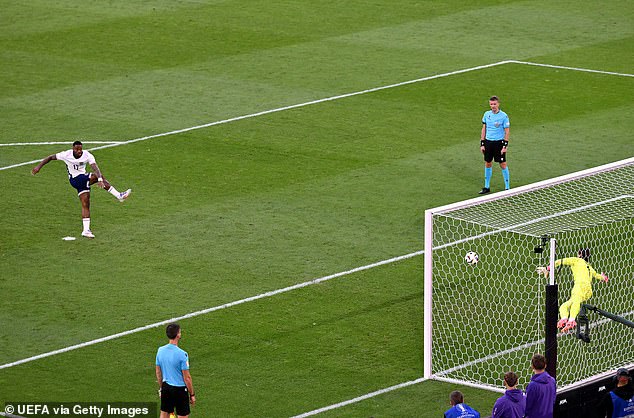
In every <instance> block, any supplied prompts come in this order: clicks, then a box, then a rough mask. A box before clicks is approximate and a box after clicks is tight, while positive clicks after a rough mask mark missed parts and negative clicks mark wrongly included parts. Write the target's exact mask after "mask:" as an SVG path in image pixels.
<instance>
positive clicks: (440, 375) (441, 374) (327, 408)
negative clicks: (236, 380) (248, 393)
mask: <svg viewBox="0 0 634 418" xmlns="http://www.w3.org/2000/svg"><path fill="white" fill-rule="evenodd" d="M632 314H634V311H629V312H626V313H623V314H621V315H620V316H630V315H632ZM610 321H612V320H611V319H609V318H605V319H602V320H599V321H597V322H595V323H593V324H591V325H590V327H591V328H595V327H598V326H600V325H604V324H606V323H609V322H610ZM571 336H572V335H571V334H561V333H559V334H557V338H570V337H571ZM544 341H545V340H544V339H543V338H542V339H540V340H537V341H533V342H529V343H526V344H523V345H520V346H518V347H513V348H510V349H507V350H503V351H500V352H497V353H495V354H491V355H488V356H486V357H482V358H479V359H477V360H473V361H470V362H467V363H464V364H461V365H459V366H455V367H452V368H450V369H447V370H443V371H441V372H438V373H436V374H434V375H433V376H432V377H431V378H424V377H420V378H418V379H416V380H410V381H409V382H404V383H399V384H398V385H394V386H390V387H387V388H385V389H380V390H377V391H374V392H370V393H367V394H365V395H361V396H357V397H356V398H352V399H349V400H347V401H343V402H339V403H336V404H332V405H328V406H324V407H322V408H319V409H315V410H312V411H309V412H304V413H303V414H301V415H295V416H293V417H291V418H304V417H310V416H312V415H317V414H320V413H322V412H326V411H330V410H332V409H337V408H341V407H343V406H346V405H350V404H353V403H356V402H360V401H364V400H366V399H369V398H373V397H375V396H378V395H382V394H384V393H387V392H391V391H393V390H397V389H402V388H404V387H407V386H412V385H415V384H418V383H422V382H424V381H426V380H437V381H441V382H447V383H453V384H459V385H463V386H471V387H474V388H478V389H485V388H484V387H483V385H480V384H474V383H470V382H466V381H462V380H457V379H449V378H445V377H444V376H445V375H448V374H450V373H453V372H455V371H458V370H461V369H464V368H466V367H470V366H473V365H475V364H478V363H482V362H484V361H487V360H491V359H494V358H497V357H500V356H503V355H505V354H510V353H513V352H517V351H520V350H524V349H527V348H531V347H533V346H535V345H539V344H543V343H544ZM606 373H611V372H606ZM571 386H574V387H577V386H578V385H577V384H572V385H568V386H564V387H563V388H559V389H558V391H563V390H567V389H569V388H570V387H571ZM486 389H487V390H492V391H495V392H504V390H503V389H500V388H494V387H490V388H486Z"/></svg>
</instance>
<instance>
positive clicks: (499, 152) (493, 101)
mask: <svg viewBox="0 0 634 418" xmlns="http://www.w3.org/2000/svg"><path fill="white" fill-rule="evenodd" d="M489 107H491V110H487V111H486V112H484V116H482V133H481V134H480V151H481V152H482V154H484V187H483V188H482V190H480V192H479V194H487V193H489V192H490V191H491V175H492V173H493V167H492V166H493V164H492V161H493V160H495V162H496V163H500V168H501V169H502V177H504V189H505V190H508V189H510V188H511V182H510V176H509V168H508V167H507V165H506V149H507V148H508V146H509V131H510V127H511V122H510V121H509V116H508V115H507V114H506V113H504V112H503V111H502V110H501V109H500V99H499V98H498V97H497V96H491V98H490V99H489Z"/></svg>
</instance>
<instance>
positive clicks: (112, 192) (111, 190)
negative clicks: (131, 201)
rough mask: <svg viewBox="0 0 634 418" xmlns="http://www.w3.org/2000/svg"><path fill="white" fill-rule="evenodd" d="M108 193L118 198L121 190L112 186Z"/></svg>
mask: <svg viewBox="0 0 634 418" xmlns="http://www.w3.org/2000/svg"><path fill="white" fill-rule="evenodd" d="M108 193H110V194H111V195H113V196H114V197H116V198H117V199H118V198H119V192H118V191H117V189H115V188H114V186H110V188H109V189H108Z"/></svg>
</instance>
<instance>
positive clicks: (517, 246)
mask: <svg viewBox="0 0 634 418" xmlns="http://www.w3.org/2000/svg"><path fill="white" fill-rule="evenodd" d="M549 238H554V239H555V241H556V250H555V252H556V254H555V256H556V258H564V257H576V256H577V251H578V249H580V248H590V251H591V256H590V264H591V265H592V266H593V267H594V268H595V269H596V270H597V271H598V272H601V271H604V272H606V273H607V274H608V275H609V277H610V280H609V282H608V283H602V282H600V281H597V280H595V281H594V282H593V285H592V288H593V295H592V297H591V298H590V299H589V300H588V301H587V303H589V304H592V305H595V306H597V307H599V308H600V309H602V310H604V311H608V312H611V313H613V314H616V315H619V316H621V317H623V318H626V319H628V320H630V321H631V320H632V319H634V318H633V316H634V158H630V159H627V160H623V161H619V162H616V163H612V164H607V165H604V166H600V167H596V168H593V169H590V170H584V171H581V172H578V173H574V174H570V175H567V176H562V177H558V178H555V179H551V180H546V181H543V182H539V183H535V184H532V185H528V186H523V187H520V188H517V189H511V190H509V191H506V192H502V193H497V194H493V195H488V196H484V197H480V198H476V199H471V200H467V201H464V202H459V203H456V204H452V205H448V206H443V207H439V208H435V209H430V210H427V211H426V213H425V350H424V368H425V370H424V374H425V377H427V378H434V379H438V380H445V381H449V382H456V383H460V384H466V385H474V386H478V387H483V388H487V389H491V390H496V391H501V389H502V386H501V384H502V377H503V375H504V373H505V372H506V371H509V370H512V371H515V372H516V373H518V375H519V376H520V385H521V386H524V387H525V386H526V384H527V383H528V381H529V380H530V375H531V371H530V367H529V365H530V358H531V356H532V355H533V354H534V353H536V352H541V353H543V352H544V341H545V334H544V328H545V312H544V311H545V308H544V305H545V286H546V285H547V284H548V279H547V278H545V277H543V276H540V275H538V274H537V272H536V269H537V267H539V266H546V265H548V264H549V258H550V252H551V249H550V247H549V245H548V244H547V242H548V239H549ZM469 251H473V252H475V253H477V254H478V256H479V261H478V262H477V263H476V264H469V263H467V262H466V260H465V255H466V254H467V252H469ZM555 280H556V282H557V284H558V286H559V300H558V303H559V305H561V304H562V303H563V302H565V301H566V300H567V299H568V298H569V297H570V292H571V289H572V285H573V280H572V274H571V272H570V269H569V268H568V267H561V268H558V269H556V270H555ZM588 316H589V318H590V330H591V341H590V342H589V343H586V342H583V341H582V340H581V339H578V338H577V337H576V332H571V333H565V334H564V333H560V334H559V335H558V336H557V343H558V355H557V384H558V388H559V389H560V390H563V389H568V388H572V387H575V385H578V384H580V383H581V382H587V381H588V380H591V379H593V377H601V376H604V375H605V374H606V373H613V372H614V370H616V369H617V368H618V367H628V366H632V365H634V330H633V329H632V328H628V327H626V326H624V325H623V324H620V323H617V322H614V321H612V320H608V319H605V318H603V317H599V316H597V315H593V314H592V313H590V314H589V315H588Z"/></svg>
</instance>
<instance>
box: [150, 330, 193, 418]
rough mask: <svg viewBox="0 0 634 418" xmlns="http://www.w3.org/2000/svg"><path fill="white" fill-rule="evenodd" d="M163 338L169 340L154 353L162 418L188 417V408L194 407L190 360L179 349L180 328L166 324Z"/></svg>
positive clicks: (184, 352)
mask: <svg viewBox="0 0 634 418" xmlns="http://www.w3.org/2000/svg"><path fill="white" fill-rule="evenodd" d="M165 334H166V335H167V338H168V339H169V340H170V341H169V343H168V344H165V345H164V346H162V347H159V349H158V352H157V353H156V380H157V381H158V385H159V396H160V398H161V418H168V417H169V414H171V413H172V412H176V415H178V417H179V418H181V417H188V416H189V413H190V412H191V411H190V408H189V404H190V403H191V405H192V406H193V405H194V404H195V403H196V396H195V395H194V386H193V384H192V376H191V374H190V373H189V356H188V355H187V352H186V351H184V350H182V349H180V348H179V347H178V342H179V341H180V339H181V327H180V325H178V324H176V323H174V324H169V325H168V326H167V328H166V329H165Z"/></svg>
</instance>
